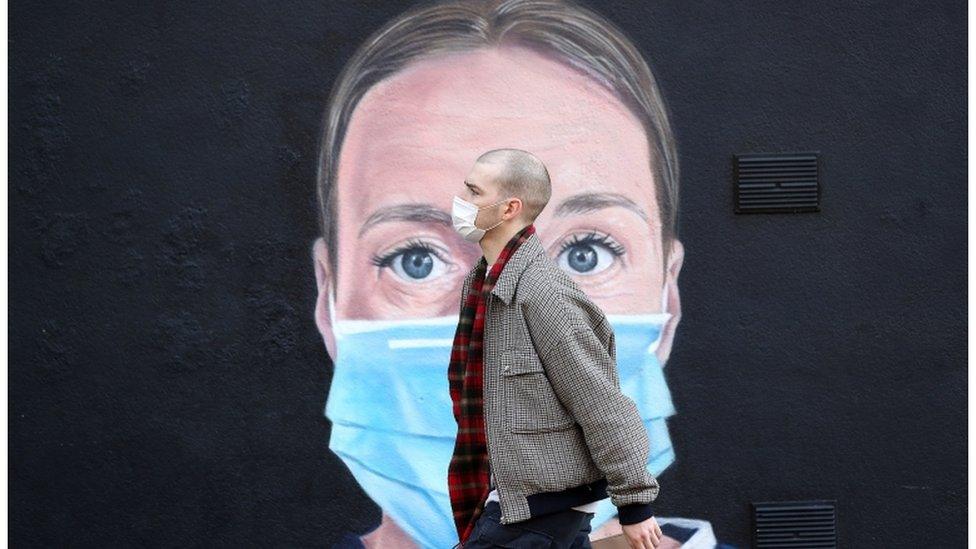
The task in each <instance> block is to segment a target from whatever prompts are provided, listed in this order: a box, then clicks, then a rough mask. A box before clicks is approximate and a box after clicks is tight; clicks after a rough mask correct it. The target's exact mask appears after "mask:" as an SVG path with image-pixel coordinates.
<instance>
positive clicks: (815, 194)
mask: <svg viewBox="0 0 976 549" xmlns="http://www.w3.org/2000/svg"><path fill="white" fill-rule="evenodd" d="M733 171H734V174H733V175H734V180H735V213H777V212H789V213H796V212H818V211H820V182H819V165H818V153H817V152H793V153H749V154H737V155H734V156H733Z"/></svg>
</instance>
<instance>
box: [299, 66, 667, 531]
mask: <svg viewBox="0 0 976 549" xmlns="http://www.w3.org/2000/svg"><path fill="white" fill-rule="evenodd" d="M513 82H517V83H518V86H517V87H515V86H513V84H512V83H513ZM500 147H514V148H520V149H524V150H527V151H530V152H532V153H533V154H535V155H536V156H538V157H539V158H540V159H542V160H543V161H544V162H545V163H546V166H547V168H548V170H549V172H550V176H551V179H552V197H551V199H550V201H549V205H548V206H547V207H546V209H545V210H544V211H543V212H542V214H541V215H540V216H539V218H538V219H536V221H535V225H536V227H537V230H538V232H539V235H540V238H541V240H542V242H543V244H544V245H545V246H546V247H547V248H548V250H549V253H550V256H551V257H552V258H553V259H554V260H555V261H556V262H557V264H558V265H559V266H560V267H562V268H563V269H565V270H566V271H567V272H568V273H570V274H572V275H574V277H575V280H576V281H577V282H578V284H579V285H580V286H581V287H582V288H583V289H584V290H585V291H586V292H587V294H588V295H589V296H590V297H591V298H592V299H593V300H594V301H595V302H597V303H598V304H599V305H600V307H601V308H602V309H603V310H604V311H605V312H606V313H607V315H608V317H609V319H610V321H611V323H612V324H613V326H614V331H615V334H616V341H617V366H618V369H619V372H620V379H621V385H622V389H623V391H624V392H625V394H627V395H628V396H630V397H631V398H633V399H634V401H635V402H636V403H637V405H638V408H639V410H640V413H641V417H642V418H643V419H644V422H645V425H646V426H647V429H648V434H649V438H650V440H651V459H650V461H649V463H648V469H649V470H650V471H651V472H652V474H654V475H660V474H661V473H662V472H663V471H664V469H665V468H667V466H668V465H670V464H671V463H672V462H673V461H674V457H675V455H674V450H673V448H672V446H671V439H670V435H669V432H668V428H667V425H666V421H665V420H666V418H667V417H668V416H670V415H673V414H674V413H675V409H674V407H673V404H672V401H671V398H670V392H669V391H668V388H667V385H666V383H665V378H664V371H663V365H664V363H665V361H666V358H667V354H668V353H669V352H670V346H671V341H672V338H673V334H674V330H675V328H676V326H677V323H678V320H679V319H680V298H679V294H678V289H677V275H678V271H679V270H680V265H681V260H682V257H683V252H682V248H681V245H680V243H678V242H675V244H674V246H673V247H672V249H671V254H670V257H669V264H668V265H666V266H665V265H663V263H664V256H665V254H664V250H663V247H662V242H661V232H660V226H661V222H660V216H659V213H658V204H657V201H656V192H655V182H654V180H653V176H652V173H651V170H650V167H649V160H648V154H649V153H648V149H647V143H646V135H645V134H644V130H643V128H642V127H641V125H640V123H639V122H638V121H637V120H636V119H635V118H634V117H633V116H631V114H630V113H629V112H628V110H627V109H626V108H625V107H624V106H623V105H622V104H620V103H619V101H617V99H616V98H615V97H614V96H613V95H612V94H610V93H609V92H608V91H606V89H604V88H602V87H600V86H598V85H596V84H595V83H593V82H592V81H591V80H589V79H588V77H586V76H584V75H581V74H580V73H578V72H576V71H574V70H572V69H570V68H568V67H566V66H565V65H563V64H561V63H559V62H556V61H554V60H552V59H551V58H548V57H546V56H545V55H543V54H539V53H536V52H531V51H529V50H524V49H519V48H499V49H485V50H478V51H474V52H468V53H463V54H449V55H444V56H442V57H438V58H432V59H427V60H424V61H422V62H416V63H415V64H413V65H410V66H408V67H407V68H406V69H404V70H402V71H400V72H399V73H397V74H395V75H394V76H392V77H390V78H388V79H387V80H384V81H381V82H379V83H378V84H376V85H375V86H374V87H373V88H372V89H371V90H370V91H369V92H368V93H367V94H366V96H365V97H364V98H363V99H362V101H361V102H360V103H359V105H358V106H357V108H356V110H355V111H354V113H353V116H352V119H351V120H350V124H349V128H348V132H347V134H346V137H345V140H344V142H343V149H342V154H341V158H340V164H339V173H338V189H337V198H336V200H337V206H336V211H337V212H338V227H339V229H338V236H339V241H338V245H337V247H336V249H337V250H338V257H337V258H336V259H337V264H338V272H337V273H331V272H329V268H328V265H329V261H328V259H329V258H328V257H327V251H326V250H327V247H326V246H325V245H324V244H323V243H322V242H321V240H320V241H318V242H316V245H315V247H314V250H315V264H316V274H317V280H318V289H319V297H318V301H317V305H316V322H317V324H318V326H319V329H320V331H321V333H322V336H323V338H324V340H325V343H326V347H327V349H328V351H329V353H330V355H331V357H332V360H333V362H334V364H335V373H334V376H333V379H332V384H331V387H330V390H329V395H328V398H327V402H326V408H325V414H326V416H327V417H328V418H329V419H330V420H331V422H332V434H331V438H330V441H329V446H330V448H331V449H332V450H333V451H334V452H335V453H336V455H338V456H339V457H340V458H341V459H342V461H343V462H344V463H345V464H346V466H347V467H348V468H349V470H350V472H351V473H352V475H353V476H354V477H355V478H356V480H357V481H358V483H359V484H360V486H361V487H362V488H363V490H364V491H365V492H366V493H367V494H368V495H369V496H370V497H371V498H372V499H373V500H374V501H375V502H376V503H377V504H378V505H379V506H380V507H381V508H382V509H383V512H384V514H385V515H387V517H388V518H389V519H390V520H392V521H393V522H395V523H396V525H397V526H398V527H399V529H401V530H402V531H403V532H405V534H406V535H407V536H408V537H409V538H410V539H411V540H412V541H413V542H414V543H415V544H416V545H419V546H423V547H450V546H451V545H453V544H454V543H455V542H456V531H455V529H454V526H453V522H452V519H451V508H450V502H449V499H448V492H447V467H448V463H449V461H450V457H451V454H452V451H453V447H454V438H455V435H456V427H457V426H456V424H455V422H454V419H453V416H452V413H451V401H450V394H449V390H448V381H447V365H448V363H449V361H450V350H451V344H452V341H453V335H454V330H455V329H456V326H457V319H458V309H459V304H460V297H461V296H460V284H461V281H462V279H463V277H464V275H465V274H466V273H467V272H468V271H469V269H470V268H471V267H472V266H473V265H474V263H475V262H476V261H477V260H478V259H479V258H480V256H481V249H480V248H479V246H477V244H475V243H476V242H477V241H478V240H480V238H481V237H482V236H483V233H480V234H479V231H481V230H486V229H488V227H489V226H490V225H489V224H490V223H493V222H494V219H495V218H490V219H488V220H484V221H481V222H482V223H484V226H480V225H475V226H474V228H475V229H477V230H471V227H470V226H469V225H468V224H467V223H466V222H465V219H470V218H476V217H477V213H478V211H477V210H475V211H474V215H471V213H470V212H468V211H467V210H466V209H465V208H464V206H465V204H464V203H465V202H466V203H469V204H483V205H490V204H492V203H493V202H497V201H498V199H501V198H503V197H497V198H492V197H476V196H472V195H471V194H470V193H471V191H470V190H469V189H467V188H466V187H465V186H464V185H463V184H462V179H463V178H464V175H465V174H466V173H468V170H469V169H470V167H471V163H472V162H473V160H474V158H476V157H477V156H478V155H479V154H481V153H482V152H485V151H487V150H490V149H493V148H500ZM465 193H467V194H465ZM458 198H461V199H462V200H461V203H460V207H458V204H459V202H458V201H457V199H458ZM476 207H477V206H476ZM488 211H492V210H491V209H486V210H482V214H483V215H482V216H481V218H486V216H485V215H484V214H485V212H488ZM458 217H461V218H462V219H461V220H460V221H459V220H458ZM486 219H487V218H486ZM459 225H460V227H461V228H458V226H459ZM479 227H480V228H479ZM462 231H466V232H462ZM333 293H335V295H336V296H337V297H336V298H334V297H333ZM615 514H616V512H615V508H614V507H613V505H612V504H611V503H610V501H609V500H604V501H603V502H601V503H600V507H599V510H598V511H597V513H596V516H595V517H594V519H593V522H592V524H593V526H594V530H596V529H597V528H598V527H599V526H600V525H601V524H602V523H604V522H606V521H607V520H608V519H610V518H611V517H613V516H614V515H615Z"/></svg>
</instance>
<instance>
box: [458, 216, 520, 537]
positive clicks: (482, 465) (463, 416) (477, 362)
mask: <svg viewBox="0 0 976 549" xmlns="http://www.w3.org/2000/svg"><path fill="white" fill-rule="evenodd" d="M534 233H535V226H534V225H533V224H531V223H530V224H529V225H527V226H525V227H524V228H523V229H522V230H521V231H519V232H518V233H516V234H515V236H513V237H512V238H511V239H510V240H509V241H508V243H507V244H505V247H504V248H503V249H502V251H501V254H499V256H498V259H497V260H496V261H495V264H494V265H493V266H492V268H491V271H490V272H489V273H488V276H485V268H486V267H485V266H482V265H481V262H480V261H479V262H478V270H477V272H476V273H475V275H474V279H473V280H472V283H471V291H470V292H469V293H468V297H467V299H466V300H465V302H464V306H463V307H461V318H460V320H459V321H458V327H457V331H456V332H455V334H454V347H453V348H452V349H451V365H450V367H449V368H448V371H447V377H448V381H449V383H450V389H451V400H452V401H453V403H454V419H456V420H457V423H458V434H457V438H456V440H455V442H454V455H453V456H452V457H451V464H450V466H449V467H448V473H447V484H448V491H449V492H450V495H451V508H452V509H453V511H454V523H455V526H456V527H457V530H458V535H459V539H460V540H461V544H462V546H463V544H464V542H465V541H467V539H468V536H470V535H471V530H472V529H473V528H474V524H475V522H477V520H478V517H479V516H480V515H481V512H482V510H483V509H484V508H483V507H482V503H484V501H485V500H486V499H487V498H488V493H489V489H488V488H489V485H488V474H489V471H488V446H487V441H486V439H485V417H484V407H483V406H484V402H483V395H484V392H483V388H482V381H483V377H482V372H483V370H484V362H483V361H482V352H481V351H482V346H481V345H482V338H483V335H484V327H485V303H486V302H487V296H488V294H489V293H491V290H492V288H494V287H495V281H497V280H498V275H499V274H500V273H501V272H502V269H503V268H504V267H505V263H507V262H508V258H509V257H511V256H512V254H514V253H515V250H517V249H518V247H519V246H520V245H521V244H522V243H523V242H525V241H526V240H527V239H528V238H529V237H530V236H531V235H532V234H534ZM482 279H484V280H482Z"/></svg>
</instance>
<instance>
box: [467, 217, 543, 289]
mask: <svg viewBox="0 0 976 549" xmlns="http://www.w3.org/2000/svg"><path fill="white" fill-rule="evenodd" d="M542 253H545V248H543V247H542V242H540V241H539V233H537V232H536V233H532V234H531V235H529V238H527V239H525V242H522V243H521V244H520V245H519V247H518V248H517V249H516V250H515V253H513V254H512V256H511V257H509V258H508V262H507V263H505V266H504V267H503V268H502V272H501V273H500V274H499V275H498V280H496V281H495V287H494V288H492V289H491V293H493V294H495V295H496V296H498V297H499V299H501V300H502V301H504V302H505V304H506V305H508V304H510V303H511V302H512V296H513V295H514V294H515V286H516V285H518V281H519V278H521V276H522V272H523V271H525V268H526V267H528V266H529V263H531V262H532V260H533V259H535V258H536V257H537V256H538V255H539V254H542ZM482 265H484V266H487V265H488V260H487V259H485V256H484V255H482V256H481V259H480V260H479V261H478V263H476V264H475V266H474V268H472V269H471V272H469V273H468V276H467V278H466V279H465V284H470V283H471V282H472V281H473V280H474V275H475V273H476V272H478V267H480V266H482Z"/></svg>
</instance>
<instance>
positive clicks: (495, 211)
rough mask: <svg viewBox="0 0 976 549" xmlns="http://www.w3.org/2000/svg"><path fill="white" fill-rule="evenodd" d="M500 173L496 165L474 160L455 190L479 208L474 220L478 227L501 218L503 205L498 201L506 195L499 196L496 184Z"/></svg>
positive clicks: (499, 191)
mask: <svg viewBox="0 0 976 549" xmlns="http://www.w3.org/2000/svg"><path fill="white" fill-rule="evenodd" d="M500 175H501V174H500V173H499V168H498V166H497V165H494V164H487V163H480V162H476V163H475V165H474V167H472V168H471V171H470V172H468V175H467V177H465V178H464V180H463V181H461V183H460V185H459V186H458V187H459V188H458V190H457V191H455V192H456V194H457V195H458V196H460V197H461V198H463V199H465V200H467V201H468V202H470V203H472V204H474V205H475V206H478V208H481V209H479V210H478V215H477V217H475V220H474V221H475V223H474V224H475V226H476V227H478V228H481V229H487V228H488V227H491V226H492V225H494V224H495V223H498V222H499V221H500V220H501V212H502V211H503V209H504V208H505V205H504V204H500V203H499V202H501V201H503V200H505V199H506V198H508V197H505V196H501V189H500V188H499V186H498V184H497V181H498V177H499V176H500ZM452 198H453V197H452ZM492 205H494V206H492ZM487 206H492V207H487Z"/></svg>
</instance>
